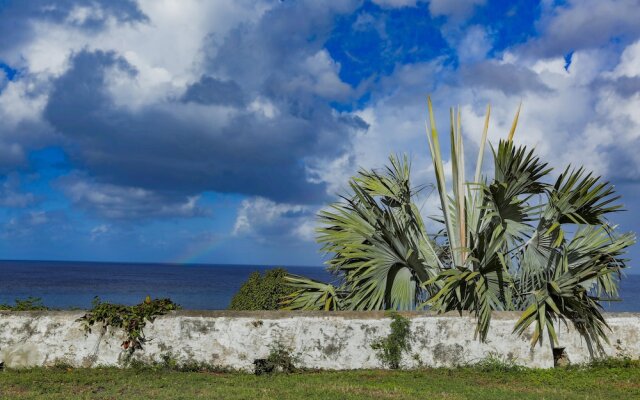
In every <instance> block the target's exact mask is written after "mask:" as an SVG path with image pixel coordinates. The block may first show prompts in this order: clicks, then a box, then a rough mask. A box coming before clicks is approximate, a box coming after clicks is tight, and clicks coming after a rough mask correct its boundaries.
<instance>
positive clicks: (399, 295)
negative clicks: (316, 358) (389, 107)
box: [285, 100, 635, 351]
mask: <svg viewBox="0 0 640 400" xmlns="http://www.w3.org/2000/svg"><path fill="white" fill-rule="evenodd" d="M518 114H519V111H518ZM518 114H516V117H515V119H514V122H513V125H512V127H511V130H510V132H509V134H508V136H507V140H501V141H500V142H499V143H498V146H497V148H494V147H491V151H492V154H493V174H492V175H491V176H489V175H483V174H482V171H483V158H484V149H485V143H486V141H487V131H488V126H489V115H490V109H487V116H486V119H485V125H484V131H483V133H482V138H481V141H480V146H479V154H478V159H477V160H476V163H475V174H474V175H473V179H472V180H469V181H467V180H466V175H465V172H466V166H467V165H469V164H468V163H466V162H465V152H464V146H463V140H462V130H461V123H460V112H459V111H458V113H457V114H455V113H454V111H453V110H452V111H451V129H450V135H449V140H450V144H451V156H450V162H451V177H452V181H451V183H450V185H448V184H447V182H446V180H445V175H446V173H445V169H444V162H443V157H442V153H441V149H440V137H439V134H438V131H437V129H436V125H435V119H434V116H433V110H432V107H431V102H430V100H429V121H430V129H429V130H428V132H427V133H428V135H427V136H428V139H429V140H428V142H429V148H430V151H431V157H432V160H433V170H434V172H435V178H436V179H435V181H436V189H437V190H436V191H437V194H438V196H439V200H440V211H441V214H440V215H437V216H435V217H433V224H432V225H433V226H430V229H431V231H430V232H429V233H428V232H427V225H426V224H425V221H424V220H423V219H422V216H421V214H420V211H419V209H418V207H417V206H416V204H415V199H416V196H417V194H418V193H419V192H420V191H421V189H422V188H421V187H414V186H412V184H411V181H410V170H411V168H410V163H409V161H408V160H407V158H406V157H404V158H400V157H393V156H392V157H391V158H390V166H388V167H386V169H384V170H383V171H376V170H373V171H365V170H362V171H360V172H359V173H358V175H357V176H355V177H354V178H352V179H351V181H350V182H349V186H350V192H349V193H348V194H346V195H344V196H343V197H342V200H341V201H340V202H338V203H336V204H333V205H332V206H331V208H330V209H329V210H327V211H322V212H321V213H320V221H321V222H322V224H323V226H322V227H321V228H320V229H319V231H318V232H319V236H318V240H319V242H320V243H322V244H323V246H324V247H323V249H324V250H325V251H326V252H327V253H329V254H331V255H332V258H331V259H330V260H329V261H328V269H329V270H330V271H331V272H332V273H334V274H335V275H336V277H337V283H336V285H335V286H334V285H331V284H326V283H322V282H317V281H312V280H309V279H306V278H303V277H299V276H291V277H289V278H288V280H289V282H290V284H291V285H292V287H294V288H295V289H296V291H295V292H294V293H293V294H292V295H290V296H289V297H288V298H287V300H286V302H285V306H286V307H287V308H289V309H326V310H329V309H330V310H334V309H348V310H384V309H392V310H410V309H420V308H425V307H426V308H430V309H433V310H436V311H438V312H446V311H452V310H455V311H459V312H462V311H465V310H466V311H470V312H472V313H473V314H474V315H475V316H476V317H477V321H478V323H477V328H476V334H477V336H478V337H479V339H480V340H485V339H486V336H487V333H488V330H489V326H490V322H491V314H492V311H496V310H517V311H521V312H522V316H521V318H520V320H519V321H518V322H517V324H516V325H515V327H514V332H515V333H518V334H522V333H524V332H525V331H527V330H528V328H529V327H530V326H532V325H533V326H534V333H533V335H532V338H531V345H532V346H534V345H535V344H536V343H540V344H542V340H543V335H544V334H545V333H546V335H547V336H548V338H549V341H550V343H551V344H552V345H555V344H558V337H557V333H556V327H557V325H558V324H559V323H564V324H565V325H566V324H568V323H571V324H572V325H573V326H574V327H575V328H576V329H577V330H578V331H579V332H580V334H582V336H583V337H584V338H585V339H586V342H587V344H588V346H589V349H590V350H591V351H593V350H600V349H601V341H602V340H604V341H606V340H607V337H606V330H607V328H608V326H607V323H606V321H605V320H604V318H603V316H602V314H601V302H603V301H607V300H611V299H614V298H617V296H618V281H619V279H620V277H621V272H622V270H623V269H624V268H625V267H626V264H625V261H626V260H625V259H624V258H623V255H624V253H625V251H626V249H627V248H628V247H629V246H630V245H632V244H633V243H634V242H635V236H634V234H633V233H625V234H619V233H617V231H616V226H615V225H612V224H611V223H610V222H609V221H608V219H607V217H608V216H609V215H610V214H612V213H614V212H617V211H620V210H621V205H619V204H617V200H618V199H619V197H618V196H616V195H615V192H614V189H613V186H612V185H610V184H609V183H608V182H605V181H603V180H602V179H601V178H600V177H596V176H594V175H593V174H592V173H588V172H587V171H585V170H584V169H583V168H573V167H571V166H569V167H566V169H564V170H563V171H562V172H561V173H559V174H558V175H557V176H556V177H555V178H554V177H553V175H552V174H551V172H552V168H550V167H549V166H548V165H547V164H546V163H543V162H542V161H541V160H540V159H539V158H538V157H537V156H536V155H535V153H534V151H533V150H529V149H527V148H525V147H524V146H516V145H515V144H514V143H513V137H514V133H515V129H516V125H517V120H518ZM449 190H450V191H451V192H449Z"/></svg>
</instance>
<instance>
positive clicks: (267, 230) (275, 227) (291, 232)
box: [232, 197, 315, 240]
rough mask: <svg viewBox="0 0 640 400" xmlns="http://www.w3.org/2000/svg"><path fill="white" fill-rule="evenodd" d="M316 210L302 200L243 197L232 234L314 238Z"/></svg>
mask: <svg viewBox="0 0 640 400" xmlns="http://www.w3.org/2000/svg"><path fill="white" fill-rule="evenodd" d="M314 211H315V210H313V209H312V208H310V207H309V206H304V205H300V204H286V203H275V202H273V201H271V200H268V199H265V198H262V197H255V198H251V199H246V200H243V201H242V204H241V205H240V208H239V210H238V215H237V217H236V221H235V225H234V227H233V232H232V234H233V235H235V236H251V237H256V238H258V239H264V238H273V239H278V238H286V237H291V238H293V239H297V240H300V239H301V240H313V238H314V234H315V232H314V223H313V219H314V214H315V213H314Z"/></svg>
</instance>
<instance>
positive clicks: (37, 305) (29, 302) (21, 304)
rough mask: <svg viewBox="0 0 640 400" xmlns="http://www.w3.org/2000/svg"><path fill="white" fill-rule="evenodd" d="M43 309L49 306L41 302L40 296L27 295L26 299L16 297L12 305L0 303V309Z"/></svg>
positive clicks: (47, 308)
mask: <svg viewBox="0 0 640 400" xmlns="http://www.w3.org/2000/svg"><path fill="white" fill-rule="evenodd" d="M3 310H6V311H43V310H49V307H47V306H45V305H44V304H43V303H42V299H41V298H40V297H27V298H26V299H23V300H20V299H16V300H15V304H14V305H10V304H0V311H3Z"/></svg>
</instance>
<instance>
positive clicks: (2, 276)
mask: <svg viewBox="0 0 640 400" xmlns="http://www.w3.org/2000/svg"><path fill="white" fill-rule="evenodd" d="M271 268H274V267H273V266H253V265H196V264H187V265H183V264H128V263H94V262H67V261H65V262H58V261H0V304H4V303H13V302H14V300H15V299H24V298H27V297H29V296H33V297H40V298H41V299H42V300H43V303H44V304H45V305H46V306H48V307H52V308H60V309H66V308H85V309H86V308H89V307H90V306H91V301H92V300H93V298H94V297H95V296H99V297H100V299H101V300H103V301H110V302H114V303H121V304H137V303H140V302H141V301H142V300H143V299H144V298H145V296H147V295H149V296H151V297H154V298H155V297H158V298H162V297H168V298H171V299H172V300H173V301H175V302H176V303H178V304H180V305H181V306H182V307H184V308H186V309H192V310H222V309H226V308H227V307H228V305H229V302H230V301H231V298H232V297H233V295H234V294H235V293H236V291H237V290H238V289H239V288H240V286H241V285H242V283H243V282H244V281H245V280H246V279H247V278H248V277H249V275H250V274H251V273H252V272H254V271H264V270H267V269H271ZM286 269H287V270H288V271H289V272H291V273H294V274H298V275H304V276H308V277H310V278H314V279H319V280H323V281H327V280H330V279H331V277H330V275H329V274H328V273H327V272H326V271H325V270H324V269H323V268H322V267H290V266H288V267H286ZM621 297H622V301H620V302H611V303H609V304H607V305H606V310H607V311H639V312H640V275H627V276H626V277H625V279H623V281H622V285H621Z"/></svg>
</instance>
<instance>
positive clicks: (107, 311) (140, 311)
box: [79, 296, 180, 354]
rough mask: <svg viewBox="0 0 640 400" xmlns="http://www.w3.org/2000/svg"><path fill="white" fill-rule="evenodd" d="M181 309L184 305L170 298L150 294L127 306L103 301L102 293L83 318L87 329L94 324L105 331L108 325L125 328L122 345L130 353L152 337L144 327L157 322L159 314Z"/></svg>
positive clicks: (88, 330)
mask: <svg viewBox="0 0 640 400" xmlns="http://www.w3.org/2000/svg"><path fill="white" fill-rule="evenodd" d="M178 309H180V306H179V305H177V304H175V303H174V302H172V301H171V300H170V299H153V300H151V298H150V297H149V296H147V298H146V299H145V300H144V301H143V302H142V303H140V304H138V305H135V306H125V305H122V304H112V303H106V302H101V301H100V299H99V298H98V297H96V298H95V299H94V300H93V308H92V309H91V310H89V312H87V313H86V314H85V315H84V316H82V317H81V318H80V319H79V321H80V322H82V323H83V324H84V329H85V331H86V332H89V333H90V332H91V327H92V326H94V325H96V324H100V325H101V328H102V329H103V332H104V331H106V330H107V328H109V327H111V328H114V329H122V330H124V332H125V334H126V339H125V340H124V341H123V342H122V348H123V349H125V350H127V351H128V352H129V353H130V354H131V353H133V352H134V351H136V350H138V349H142V347H143V345H144V343H145V342H147V341H148V340H149V339H147V338H146V337H145V334H144V327H145V325H146V324H147V322H153V321H154V320H155V319H156V317H158V316H160V315H164V314H166V313H168V312H169V311H174V310H178Z"/></svg>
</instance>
